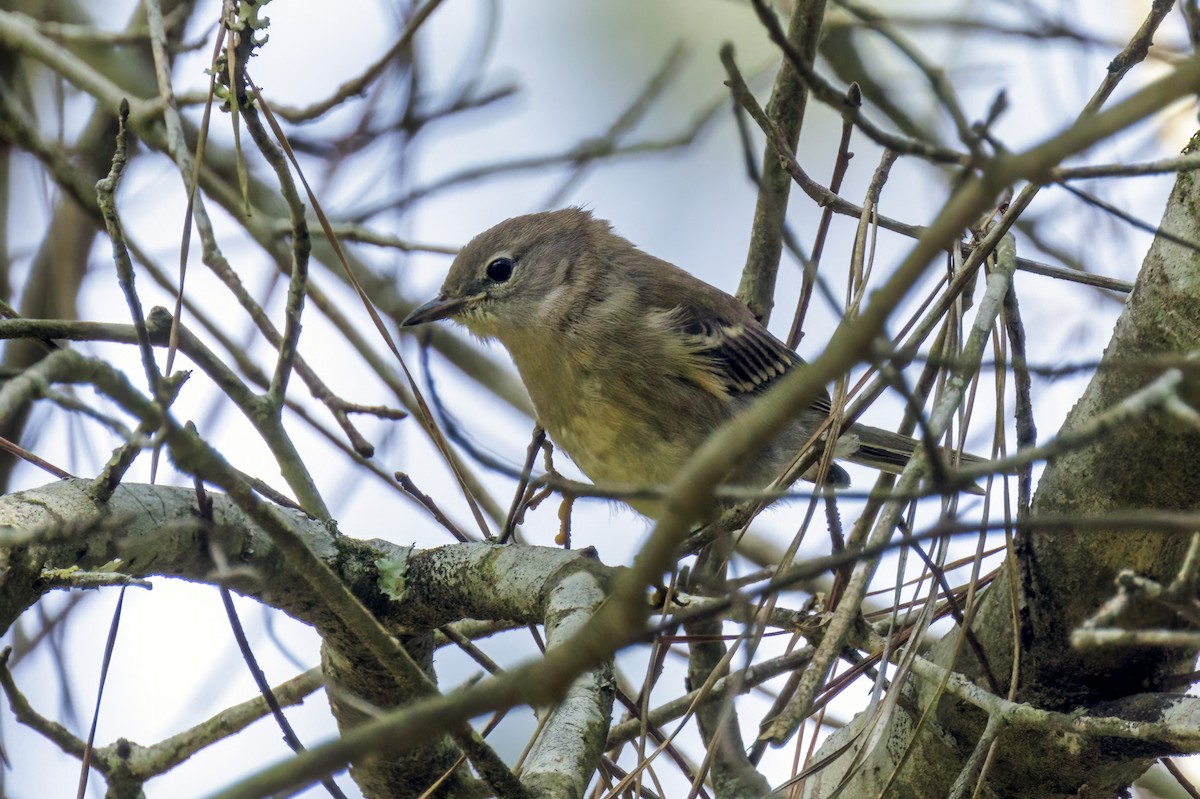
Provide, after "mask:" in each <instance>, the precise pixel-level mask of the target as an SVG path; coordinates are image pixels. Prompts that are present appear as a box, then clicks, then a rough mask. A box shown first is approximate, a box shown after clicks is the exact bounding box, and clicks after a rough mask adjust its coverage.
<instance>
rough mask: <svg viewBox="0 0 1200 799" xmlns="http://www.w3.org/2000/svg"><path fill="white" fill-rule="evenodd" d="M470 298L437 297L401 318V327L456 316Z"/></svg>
mask: <svg viewBox="0 0 1200 799" xmlns="http://www.w3.org/2000/svg"><path fill="white" fill-rule="evenodd" d="M469 299H470V298H468V297H452V298H449V299H443V298H441V297H435V298H434V299H432V300H430V301H429V302H427V303H425V304H424V305H419V306H417V307H416V308H414V309H413V310H412V313H410V314H409V315H408V316H406V317H404V318H403V319H401V320H400V327H411V326H412V325H423V324H425V323H426V322H436V321H438V320H439V319H445V318H447V317H450V316H454V315H455V314H456V313H458V312H459V311H461V310H462V309H463V308H464V307H466V305H467V302H468V300H469Z"/></svg>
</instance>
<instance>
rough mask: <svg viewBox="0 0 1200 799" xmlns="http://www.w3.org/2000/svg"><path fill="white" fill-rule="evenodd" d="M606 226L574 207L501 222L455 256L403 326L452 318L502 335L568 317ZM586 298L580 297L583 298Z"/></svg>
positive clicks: (476, 331)
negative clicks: (552, 318)
mask: <svg viewBox="0 0 1200 799" xmlns="http://www.w3.org/2000/svg"><path fill="white" fill-rule="evenodd" d="M604 235H611V234H609V225H608V223H607V222H603V221H601V220H597V219H594V218H593V217H592V215H591V213H590V212H588V211H585V210H583V209H580V208H565V209H563V210H561V211H547V212H544V213H538V214H528V215H526V216H518V217H513V218H512V219H507V220H505V221H503V222H501V223H500V224H498V225H496V226H495V227H493V228H491V229H490V230H486V231H484V232H483V233H480V234H479V235H478V236H476V237H475V238H474V239H472V240H471V242H470V243H469V244H467V246H466V247H463V249H462V250H461V251H460V252H459V254H458V256H457V257H456V258H455V259H454V263H453V264H452V265H451V266H450V273H449V274H448V275H447V276H446V281H445V283H443V284H442V290H441V291H440V292H439V293H438V296H437V297H436V298H434V299H432V300H430V301H429V302H427V303H425V304H424V305H421V306H419V307H418V308H416V309H415V310H413V312H412V313H410V314H409V315H408V316H406V317H405V318H404V320H403V321H402V322H401V323H400V324H401V326H408V325H418V324H422V323H424V322H435V321H438V320H440V319H452V320H454V321H456V322H459V323H461V324H463V325H465V326H466V327H467V329H468V330H470V331H471V332H472V333H474V334H476V335H478V336H483V337H485V338H491V337H495V336H498V337H500V338H501V339H503V338H504V333H505V332H509V331H515V330H520V329H527V328H530V327H533V326H536V325H538V324H540V323H544V320H546V319H547V318H548V317H550V316H551V315H552V314H561V313H563V312H564V311H569V307H570V303H572V302H575V301H577V300H578V299H579V298H578V297H577V296H576V295H577V294H578V288H579V287H580V286H581V285H583V284H584V283H586V282H590V281H586V279H583V280H581V276H580V275H579V274H578V270H584V269H588V268H590V264H589V263H588V261H589V260H590V259H588V258H586V257H585V256H586V254H587V253H589V252H591V251H592V249H593V242H594V241H595V239H596V237H597V236H604ZM584 299H585V300H586V298H584Z"/></svg>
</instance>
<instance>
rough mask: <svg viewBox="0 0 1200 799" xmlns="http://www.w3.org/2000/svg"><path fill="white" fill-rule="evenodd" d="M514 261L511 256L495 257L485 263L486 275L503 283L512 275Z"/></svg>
mask: <svg viewBox="0 0 1200 799" xmlns="http://www.w3.org/2000/svg"><path fill="white" fill-rule="evenodd" d="M514 266H516V261H514V260H513V259H512V258H497V259H496V260H494V261H492V262H491V263H490V264H488V265H487V276H488V277H489V278H491V279H492V280H494V281H496V282H497V283H503V282H504V281H506V280H508V279H509V278H510V277H512V273H513V267H514Z"/></svg>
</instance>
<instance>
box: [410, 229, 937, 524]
mask: <svg viewBox="0 0 1200 799" xmlns="http://www.w3.org/2000/svg"><path fill="white" fill-rule="evenodd" d="M439 319H453V320H454V321H456V322H459V323H461V324H463V325H464V326H465V327H466V328H467V329H468V330H469V331H471V332H472V333H474V334H475V335H477V336H480V337H481V338H484V339H491V338H495V339H498V340H499V341H500V343H501V344H503V345H504V347H505V348H506V349H507V350H508V352H509V354H510V355H511V356H512V359H513V361H514V362H515V363H516V366H517V370H518V371H519V372H520V374H521V380H522V381H523V382H524V384H525V388H526V389H527V390H528V391H529V396H530V398H531V399H532V400H533V406H534V408H535V409H536V411H537V417H538V422H539V423H540V424H541V425H542V426H543V427H544V428H545V430H546V431H547V433H549V435H550V438H551V439H552V440H553V441H554V442H555V443H556V444H557V445H558V446H559V447H561V448H562V449H564V450H565V451H566V452H567V454H568V455H570V456H571V458H572V459H573V460H574V461H575V462H576V463H577V464H578V465H579V468H580V469H582V470H583V472H584V473H585V474H587V476H588V477H590V478H591V479H592V480H594V481H595V482H596V483H598V484H605V485H624V486H630V485H633V486H643V487H659V486H665V485H667V484H668V483H669V482H670V481H671V479H672V478H673V477H674V476H675V474H676V472H677V471H678V470H679V468H680V467H681V466H682V465H683V464H684V463H685V462H686V461H687V459H688V458H689V457H691V455H692V454H693V453H694V452H695V451H696V450H697V449H698V448H699V447H700V445H701V444H702V443H703V442H704V440H705V439H706V438H707V437H708V436H709V435H710V434H711V433H712V432H713V431H714V430H715V429H717V428H718V427H720V426H721V424H723V423H724V422H726V421H727V420H729V419H730V418H732V417H733V416H734V415H735V414H737V413H738V412H739V411H741V410H742V409H744V408H745V407H746V406H748V405H749V404H750V403H751V402H752V401H753V400H754V398H755V397H756V395H758V394H759V393H760V392H762V391H763V390H764V389H766V388H767V387H768V386H770V385H771V383H772V382H773V381H774V380H776V379H777V378H779V377H780V376H781V375H783V374H784V373H785V372H787V371H789V370H791V369H794V368H797V367H799V366H802V365H803V363H804V361H803V360H801V359H800V357H799V356H798V355H796V353H794V352H793V351H792V350H791V349H789V348H788V347H787V346H786V345H785V344H784V343H783V342H781V341H780V340H779V339H777V338H775V337H774V336H773V335H771V333H769V332H768V331H767V329H766V328H765V327H763V326H762V324H761V323H759V321H758V320H757V319H756V318H755V317H754V315H753V314H752V313H751V312H750V310H749V309H748V308H747V307H746V306H745V305H743V304H742V303H741V302H740V301H738V300H737V299H735V298H734V297H731V296H730V295H728V294H726V293H725V292H723V291H721V290H720V289H718V288H715V287H713V286H710V285H708V284H707V283H705V282H704V281H702V280H700V279H698V278H696V277H693V276H692V275H690V274H688V273H687V272H685V271H683V270H682V269H679V268H678V267H676V266H675V265H673V264H670V263H668V262H666V261H663V260H661V259H659V258H655V257H654V256H652V255H649V254H647V253H644V252H642V251H641V250H639V249H638V248H637V247H635V246H634V245H633V244H631V243H630V242H629V241H627V240H625V239H623V238H621V237H620V236H618V235H617V234H615V233H614V232H613V231H612V226H611V225H610V224H609V223H608V222H605V221H603V220H600V219H595V218H594V217H593V216H592V215H591V213H589V212H588V211H585V210H582V209H579V208H567V209H564V210H561V211H551V212H546V213H538V214H529V215H527V216H518V217H515V218H513V219H509V220H506V221H504V222H501V223H500V224H498V225H496V226H495V227H493V228H491V229H490V230H487V231H485V232H483V233H481V234H479V235H478V236H476V237H475V238H474V239H473V240H472V241H471V242H470V243H469V244H467V246H466V247H464V248H463V249H462V251H461V252H460V253H459V254H458V257H457V258H455V259H454V263H453V265H452V266H451V267H450V273H449V275H447V277H446V281H445V283H444V284H443V285H442V290H441V293H440V294H438V296H437V298H436V299H434V300H431V301H429V302H427V303H425V304H424V305H422V306H420V307H419V308H417V309H416V310H414V311H413V312H412V313H410V314H409V315H408V316H407V317H406V318H405V319H404V320H403V321H402V322H401V325H417V324H421V323H423V322H433V321H436V320H439ZM830 411H831V407H830V400H829V396H828V394H824V393H823V394H822V396H821V397H819V398H818V399H817V400H816V401H815V402H813V403H812V405H810V406H809V407H807V408H804V409H802V410H799V411H798V412H797V414H796V418H795V421H794V422H793V423H792V424H791V426H790V427H789V428H788V429H787V430H786V431H785V432H784V433H783V435H781V436H780V438H779V439H778V440H776V441H775V442H774V443H773V444H772V445H770V446H769V447H768V448H767V449H766V450H764V451H763V452H761V453H759V455H758V456H757V457H756V458H755V459H754V460H752V461H751V462H750V463H749V464H747V465H746V466H745V467H743V468H742V469H741V470H739V471H738V472H736V473H735V474H733V475H732V476H731V478H730V480H729V483H730V484H733V485H737V486H745V487H752V488H763V487H766V486H767V485H768V484H769V483H770V482H771V481H772V480H773V479H775V478H776V477H778V476H779V475H780V474H781V473H782V472H783V470H784V469H785V468H786V467H787V465H788V463H789V462H790V461H791V460H792V458H793V457H794V456H795V455H796V453H797V451H798V450H799V448H800V447H801V446H803V444H804V443H805V442H806V441H807V440H808V439H809V438H810V437H811V434H812V433H813V431H814V430H816V428H817V427H818V426H819V425H820V424H821V423H822V422H823V421H824V420H825V418H826V417H827V416H828V415H829V413H830ZM917 443H918V442H917V441H915V440H914V439H911V438H907V437H905V436H900V435H897V434H895V433H891V432H888V431H886V430H881V429H879V428H876V427H869V426H867V425H863V424H855V425H853V426H852V427H851V428H850V429H849V430H848V431H847V432H846V433H845V434H843V435H842V436H841V438H839V439H838V442H837V445H836V454H837V457H839V458H844V459H846V460H850V461H852V462H855V463H861V464H866V465H868V466H872V467H874V468H877V469H880V470H883V471H887V472H892V473H899V472H900V470H901V469H903V467H904V464H905V463H907V462H908V459H909V457H910V456H911V454H912V452H913V449H914V447H916V446H917ZM805 477H806V478H809V479H811V477H812V475H811V474H810V475H805ZM829 481H830V482H831V483H832V484H834V485H839V486H844V485H848V484H849V478H848V476H847V475H846V472H845V471H844V470H842V469H841V468H840V467H836V466H835V467H834V470H833V471H832V472H831V474H830V476H829ZM631 504H633V505H634V506H635V507H637V508H638V509H639V510H642V511H643V512H649V513H651V514H652V513H653V504H652V503H645V502H633V503H631Z"/></svg>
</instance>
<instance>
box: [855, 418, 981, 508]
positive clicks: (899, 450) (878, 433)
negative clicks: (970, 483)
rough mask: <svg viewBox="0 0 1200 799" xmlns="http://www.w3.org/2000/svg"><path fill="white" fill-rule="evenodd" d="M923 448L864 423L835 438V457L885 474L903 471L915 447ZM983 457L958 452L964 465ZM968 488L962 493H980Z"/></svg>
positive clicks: (896, 434) (911, 440)
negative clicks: (836, 444) (836, 451)
mask: <svg viewBox="0 0 1200 799" xmlns="http://www.w3.org/2000/svg"><path fill="white" fill-rule="evenodd" d="M920 446H923V445H922V443H921V442H920V441H918V440H917V439H915V438H909V437H908V436H902V435H900V434H899V433H893V432H891V431H890V430H884V429H882V428H879V427H871V426H870V425H865V424H855V425H854V426H853V427H851V428H850V429H849V430H848V431H846V433H844V434H843V435H842V437H841V438H840V439H838V450H839V454H840V453H841V452H845V454H844V455H840V457H843V458H845V459H846V460H848V461H850V462H851V463H857V464H861V465H863V466H869V467H871V468H872V469H878V470H879V471H881V472H887V473H888V474H900V472H902V471H904V467H905V466H906V465H907V464H908V461H909V459H910V458H912V454H913V452H914V451H915V450H916V448H917V447H920ZM942 453H943V454H944V456H945V460H946V461H948V460H949V459H950V457H951V454H952V453H951V452H950V450H947V449H942ZM985 460H986V459H985V458H981V457H979V456H978V455H971V454H968V453H965V452H964V453H962V455H961V460H960V461H959V463H960V464H968V463H983V462H985ZM973 488H974V490H972V487H968V488H967V489H966V490H967V491H970V492H971V493H973V494H974V493H979V494H982V493H984V492H983V490H982V489H980V488H979V487H978V486H974V487H973Z"/></svg>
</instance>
